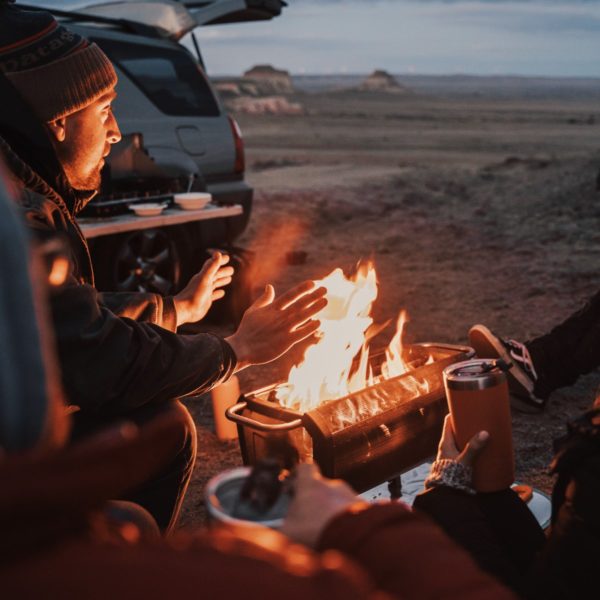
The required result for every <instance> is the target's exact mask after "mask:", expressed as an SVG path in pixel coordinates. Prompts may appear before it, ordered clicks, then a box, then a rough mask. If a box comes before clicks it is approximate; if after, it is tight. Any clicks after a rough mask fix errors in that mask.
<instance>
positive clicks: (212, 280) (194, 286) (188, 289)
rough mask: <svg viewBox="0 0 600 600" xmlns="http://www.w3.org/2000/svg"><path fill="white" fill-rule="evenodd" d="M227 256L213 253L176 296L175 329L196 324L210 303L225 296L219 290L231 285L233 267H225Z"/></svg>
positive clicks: (223, 292) (207, 309) (227, 260)
mask: <svg viewBox="0 0 600 600" xmlns="http://www.w3.org/2000/svg"><path fill="white" fill-rule="evenodd" d="M228 262H229V256H227V255H226V254H221V253H220V252H215V253H214V254H213V255H212V256H211V258H209V259H208V260H207V261H206V262H205V263H204V265H203V266H202V269H201V271H200V272H199V273H196V275H194V276H193V277H192V278H191V279H190V281H189V283H188V284H187V285H186V286H185V288H183V289H182V290H181V292H179V294H177V295H176V296H175V297H174V298H173V300H174V301H175V310H176V311H177V327H179V326H180V325H183V324H184V323H196V322H197V321H200V320H201V319H203V318H204V317H205V315H206V313H207V312H208V311H209V309H210V307H211V306H212V303H213V302H214V301H215V300H219V299H220V298H222V297H223V296H224V295H225V290H223V289H221V288H223V287H225V286H226V285H228V284H230V283H231V278H232V276H233V267H226V266H225V265H226V264H227V263H228Z"/></svg>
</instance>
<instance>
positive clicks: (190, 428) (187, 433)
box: [72, 401, 197, 533]
mask: <svg viewBox="0 0 600 600" xmlns="http://www.w3.org/2000/svg"><path fill="white" fill-rule="evenodd" d="M167 411H169V412H170V413H172V414H173V413H175V415H176V416H177V417H178V420H179V422H180V425H181V428H180V432H181V445H180V447H179V448H178V450H177V452H176V453H175V454H174V455H173V459H172V461H171V462H170V463H169V465H168V466H167V467H166V468H165V469H164V470H163V471H162V472H161V473H159V474H158V475H156V476H155V477H153V478H152V479H151V480H149V481H147V482H146V483H145V484H144V485H143V486H141V487H138V488H137V489H135V490H132V491H131V492H130V493H128V494H127V495H126V496H125V497H124V498H121V499H122V500H128V501H130V502H135V503H136V504H139V505H140V506H142V507H143V508H145V509H146V510H147V511H148V512H149V513H150V514H151V515H152V516H153V517H154V519H155V520H156V522H157V524H158V526H159V528H160V529H161V531H163V532H165V533H168V532H170V530H171V529H172V528H173V526H174V525H175V523H176V521H177V518H178V516H179V511H180V509H181V504H182V502H183V498H184V496H185V492H186V490H187V487H188V484H189V481H190V479H191V476H192V472H193V469H194V463H195V460H196V445H197V442H196V427H195V425H194V421H193V419H192V417H191V415H190V414H189V412H188V410H187V409H186V408H185V407H184V406H183V405H182V404H181V403H180V402H178V401H173V402H168V403H164V404H148V405H145V406H142V407H140V408H137V409H135V410H133V411H131V412H129V413H126V414H122V415H119V416H118V417H111V418H110V419H108V418H103V417H100V416H98V415H90V414H86V413H83V412H78V413H75V414H74V415H73V416H74V419H73V421H74V425H73V433H72V441H76V440H77V439H80V438H81V437H83V436H85V435H88V434H89V433H91V432H93V431H96V430H97V429H99V428H102V427H105V426H106V425H107V424H108V423H110V422H115V421H131V422H133V423H135V424H137V425H138V426H140V427H143V426H144V424H145V423H148V422H149V421H151V420H153V419H155V418H160V416H161V415H164V414H165V413H166V412H167Z"/></svg>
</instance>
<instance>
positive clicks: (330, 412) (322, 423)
mask: <svg viewBox="0 0 600 600" xmlns="http://www.w3.org/2000/svg"><path fill="white" fill-rule="evenodd" d="M473 355H474V351H473V349H472V348H469V347H466V346H455V345H446V344H415V345H413V346H410V347H409V348H408V363H409V365H410V367H411V369H410V371H408V372H407V373H405V374H404V375H400V376H399V377H395V378H393V379H388V380H383V381H379V382H378V383H376V384H375V385H373V386H371V387H367V388H365V389H363V390H361V391H359V392H355V393H353V394H350V395H348V396H345V397H343V398H339V399H337V400H331V401H329V402H324V403H322V404H321V405H319V406H318V407H317V408H315V409H312V410H310V411H308V412H306V413H303V414H302V413H300V412H298V411H295V410H292V409H289V408H285V407H283V406H281V405H280V404H279V403H278V401H277V398H276V386H270V387H267V388H264V389H262V390H258V391H256V392H253V393H251V394H246V395H242V396H241V397H240V401H239V403H238V404H236V405H235V406H232V407H231V408H230V409H229V410H228V411H227V416H228V418H229V419H231V420H232V421H235V422H236V423H237V425H238V432H239V440H240V448H241V451H242V457H243V460H244V464H246V465H252V464H254V463H255V462H256V461H258V460H260V459H261V458H264V457H265V456H267V455H269V454H270V449H271V448H273V446H274V444H279V445H280V446H281V442H286V445H287V446H288V447H291V448H293V449H294V450H295V451H296V452H297V454H298V458H299V459H300V461H302V462H305V461H307V460H311V458H314V460H315V462H316V463H317V464H318V465H319V466H320V468H321V471H322V472H323V474H324V475H326V476H327V477H335V478H341V479H344V480H346V481H347V482H348V483H349V484H350V485H352V487H354V489H355V490H356V491H357V492H363V491H365V490H368V489H370V488H371V487H373V486H375V485H378V484H380V483H382V482H384V481H386V480H388V479H391V478H393V477H395V476H396V475H397V474H398V473H400V472H402V471H404V470H406V469H408V468H410V467H412V466H414V465H416V464H419V463H420V462H422V461H423V460H425V459H426V458H428V457H430V456H432V455H433V454H434V453H435V450H436V447H437V444H438V441H439V438H440V434H441V429H442V424H443V421H444V417H445V415H446V414H447V412H448V408H447V404H446V398H445V394H444V385H443V378H442V371H443V370H444V369H445V368H446V367H447V366H449V365H451V364H453V363H456V362H460V361H463V360H467V359H469V358H471V357H472V356H473ZM429 357H431V358H429ZM382 361H383V357H382V356H381V355H380V356H375V357H374V358H373V359H372V366H373V369H374V371H375V373H376V374H377V372H378V369H379V366H380V365H381V362H382ZM428 361H429V362H428Z"/></svg>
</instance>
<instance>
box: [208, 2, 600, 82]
mask: <svg viewBox="0 0 600 600" xmlns="http://www.w3.org/2000/svg"><path fill="white" fill-rule="evenodd" d="M288 3H289V6H288V8H287V9H285V10H284V13H283V14H282V16H281V17H279V18H276V19H274V20H273V21H270V22H265V23H248V24H243V25H228V26H220V27H210V28H204V29H202V30H199V31H198V34H199V39H200V42H201V47H202V51H203V54H204V59H205V62H206V65H207V68H208V71H209V73H211V74H213V75H237V74H239V73H241V72H243V71H244V70H246V69H247V68H249V67H250V66H252V65H254V64H258V63H270V64H273V65H274V66H276V67H279V68H285V69H288V70H290V71H291V72H292V73H296V74H301V73H307V74H312V73H315V74H331V73H366V72H370V71H372V70H373V69H375V68H383V69H387V70H389V71H391V72H393V73H425V74H454V73H470V74H485V75H495V74H516V75H545V76H572V77H580V76H583V77H587V76H589V77H600V0H570V1H565V0H548V1H546V2H541V1H539V0H521V1H516V0H512V1H503V0H488V1H482V0H479V1H462V0H457V1H452V0H447V1H443V0H420V1H416V0H288Z"/></svg>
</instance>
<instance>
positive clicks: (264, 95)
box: [215, 65, 304, 115]
mask: <svg viewBox="0 0 600 600" xmlns="http://www.w3.org/2000/svg"><path fill="white" fill-rule="evenodd" d="M215 85H216V88H217V89H218V90H219V93H220V94H221V96H222V98H223V100H224V101H225V103H226V104H227V106H228V108H229V109H230V110H233V111H234V112H243V113H247V114H253V115H263V114H280V115H298V114H302V113H303V112H304V108H303V106H302V105H301V104H299V103H297V102H292V101H290V100H289V99H288V98H287V96H290V95H293V94H294V93H295V90H294V85H293V83H292V78H291V76H290V74H289V72H288V71H283V70H280V69H276V68H275V67H272V66H271V65H256V66H255V67H252V68H251V69H249V70H248V71H246V72H245V73H244V75H243V76H242V77H241V78H236V79H221V80H217V81H216V82H215Z"/></svg>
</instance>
